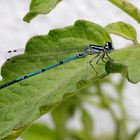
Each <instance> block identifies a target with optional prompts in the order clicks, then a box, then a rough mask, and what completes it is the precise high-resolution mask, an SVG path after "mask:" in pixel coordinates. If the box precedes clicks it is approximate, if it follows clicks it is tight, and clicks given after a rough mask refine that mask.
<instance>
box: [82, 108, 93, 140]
mask: <svg viewBox="0 0 140 140" xmlns="http://www.w3.org/2000/svg"><path fill="white" fill-rule="evenodd" d="M81 120H82V124H83V132H84V133H85V135H87V137H89V138H88V139H90V138H91V137H92V132H93V119H92V117H91V116H90V114H89V113H88V112H87V111H86V110H85V109H83V110H82V117H81Z"/></svg>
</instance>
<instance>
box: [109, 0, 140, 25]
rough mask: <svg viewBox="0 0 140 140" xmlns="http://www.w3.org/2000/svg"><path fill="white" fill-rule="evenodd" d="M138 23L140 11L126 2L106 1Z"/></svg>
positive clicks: (125, 0)
mask: <svg viewBox="0 0 140 140" xmlns="http://www.w3.org/2000/svg"><path fill="white" fill-rule="evenodd" d="M108 1H110V2H111V3H113V4H114V5H116V6H117V7H119V8H120V9H122V10H123V11H124V12H126V13H127V14H128V15H130V16H131V17H132V18H134V19H135V20H136V21H137V22H138V23H140V10H139V9H138V8H136V7H135V6H134V5H133V4H131V3H129V2H128V1H127V0H108Z"/></svg>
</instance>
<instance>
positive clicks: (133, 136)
mask: <svg viewBox="0 0 140 140" xmlns="http://www.w3.org/2000/svg"><path fill="white" fill-rule="evenodd" d="M139 134H140V128H139V127H138V128H136V130H134V132H133V133H132V134H131V135H130V137H129V140H137V138H138V135H139Z"/></svg>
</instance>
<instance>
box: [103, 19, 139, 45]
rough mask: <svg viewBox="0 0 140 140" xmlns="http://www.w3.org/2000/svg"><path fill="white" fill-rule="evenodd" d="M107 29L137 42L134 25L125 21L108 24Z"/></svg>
mask: <svg viewBox="0 0 140 140" xmlns="http://www.w3.org/2000/svg"><path fill="white" fill-rule="evenodd" d="M105 29H106V30H107V31H108V32H109V33H112V34H116V35H119V36H122V37H124V38H126V39H128V40H132V41H133V42H134V43H137V33H136V30H135V28H134V27H133V26H131V25H130V24H127V23H125V22H121V21H119V22H115V23H111V24H109V25H107V26H106V27H105Z"/></svg>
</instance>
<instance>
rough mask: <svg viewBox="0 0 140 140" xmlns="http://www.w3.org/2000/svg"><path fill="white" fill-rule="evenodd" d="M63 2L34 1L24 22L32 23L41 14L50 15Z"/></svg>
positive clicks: (50, 0)
mask: <svg viewBox="0 0 140 140" xmlns="http://www.w3.org/2000/svg"><path fill="white" fill-rule="evenodd" d="M59 2H61V0H32V2H31V5H30V10H29V12H28V13H27V14H26V15H25V17H24V19H23V20H24V21H26V22H30V21H31V20H32V19H33V18H35V17H36V16H37V15H39V14H48V13H49V12H50V11H51V10H52V9H53V8H55V6H56V5H57V4H58V3H59Z"/></svg>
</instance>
